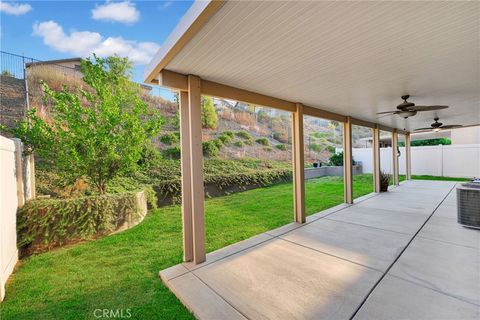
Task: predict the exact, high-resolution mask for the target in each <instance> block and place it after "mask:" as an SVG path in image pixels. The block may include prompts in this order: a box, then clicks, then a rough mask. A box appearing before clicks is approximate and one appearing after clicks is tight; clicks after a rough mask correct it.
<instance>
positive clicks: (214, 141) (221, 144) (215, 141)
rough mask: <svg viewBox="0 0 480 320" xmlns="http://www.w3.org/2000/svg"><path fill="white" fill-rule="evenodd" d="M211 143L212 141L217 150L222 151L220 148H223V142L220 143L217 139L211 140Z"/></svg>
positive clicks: (220, 140)
mask: <svg viewBox="0 0 480 320" xmlns="http://www.w3.org/2000/svg"><path fill="white" fill-rule="evenodd" d="M212 141H213V143H214V144H215V146H217V148H218V150H220V149H222V147H223V141H222V139H218V138H217V139H214V140H212Z"/></svg>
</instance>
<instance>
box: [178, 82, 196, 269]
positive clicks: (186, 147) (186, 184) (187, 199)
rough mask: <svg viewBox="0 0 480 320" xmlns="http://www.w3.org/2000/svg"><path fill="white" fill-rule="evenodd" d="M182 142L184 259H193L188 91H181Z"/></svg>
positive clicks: (186, 260) (187, 260)
mask: <svg viewBox="0 0 480 320" xmlns="http://www.w3.org/2000/svg"><path fill="white" fill-rule="evenodd" d="M179 114H180V140H181V141H180V143H181V158H180V164H181V169H182V230H183V261H185V262H189V261H192V260H193V229H192V212H193V210H192V183H191V181H192V180H191V174H192V168H191V152H190V108H189V105H188V92H187V91H181V92H180V106H179Z"/></svg>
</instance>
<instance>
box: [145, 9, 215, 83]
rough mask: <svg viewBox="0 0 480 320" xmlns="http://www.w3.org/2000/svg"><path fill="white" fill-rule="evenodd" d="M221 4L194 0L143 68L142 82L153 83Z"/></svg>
mask: <svg viewBox="0 0 480 320" xmlns="http://www.w3.org/2000/svg"><path fill="white" fill-rule="evenodd" d="M223 4H224V1H223V0H206V1H204V0H202V1H195V2H194V3H193V4H192V6H191V7H190V9H188V11H187V13H186V14H185V15H184V16H183V17H182V19H181V20H180V22H179V23H178V24H177V26H176V27H175V29H174V30H173V32H172V33H170V35H169V36H168V38H167V39H166V40H165V42H164V43H163V45H162V46H161V47H160V49H159V50H158V52H157V53H156V54H155V56H154V57H153V59H152V61H150V63H149V64H148V65H147V67H146V68H145V73H144V78H145V81H144V82H146V83H150V84H155V83H156V80H155V78H156V76H157V75H158V74H159V73H160V71H162V70H163V69H164V68H165V67H166V66H167V65H168V63H169V62H170V61H171V60H172V59H173V58H175V56H176V55H177V54H178V53H179V52H180V51H181V50H182V49H183V48H184V47H185V45H186V44H187V43H188V42H189V41H190V40H191V39H192V38H193V36H195V35H196V34H197V32H198V31H200V30H201V28H202V27H203V26H204V25H205V24H206V23H207V22H208V21H209V20H210V18H211V17H212V16H213V15H214V14H215V13H216V12H217V11H218V9H220V8H221V6H222V5H223Z"/></svg>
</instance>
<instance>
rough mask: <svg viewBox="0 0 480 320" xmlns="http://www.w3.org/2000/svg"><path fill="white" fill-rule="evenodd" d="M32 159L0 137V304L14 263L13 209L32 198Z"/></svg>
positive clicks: (19, 146) (17, 144) (17, 143)
mask: <svg viewBox="0 0 480 320" xmlns="http://www.w3.org/2000/svg"><path fill="white" fill-rule="evenodd" d="M32 159H33V158H32V157H30V156H27V157H24V156H23V155H22V143H21V142H20V140H18V139H13V140H10V139H7V138H5V137H2V136H0V301H2V300H3V298H4V297H5V283H6V282H7V279H8V277H9V276H10V274H11V273H12V271H13V268H14V267H15V264H16V263H17V261H18V250H17V227H16V222H17V208H18V207H19V206H22V205H23V204H24V203H25V201H27V200H29V199H31V198H33V197H34V196H35V194H34V193H35V192H34V189H35V187H34V183H33V181H34V178H33V176H34V172H33V170H34V169H33V161H32V162H31V161H30V160H32Z"/></svg>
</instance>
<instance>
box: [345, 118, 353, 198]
mask: <svg viewBox="0 0 480 320" xmlns="http://www.w3.org/2000/svg"><path fill="white" fill-rule="evenodd" d="M343 186H344V192H343V195H344V199H345V203H353V168H352V121H351V119H350V117H347V121H346V122H345V123H344V124H343Z"/></svg>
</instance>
